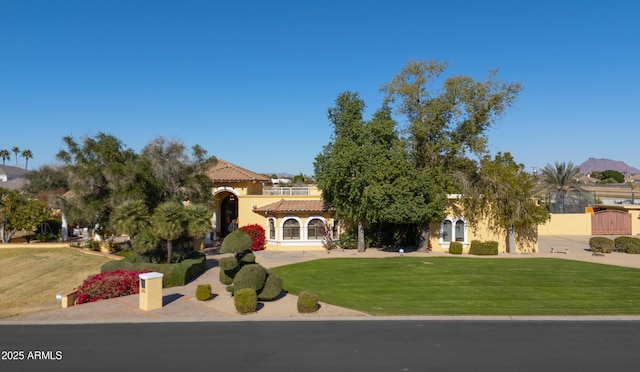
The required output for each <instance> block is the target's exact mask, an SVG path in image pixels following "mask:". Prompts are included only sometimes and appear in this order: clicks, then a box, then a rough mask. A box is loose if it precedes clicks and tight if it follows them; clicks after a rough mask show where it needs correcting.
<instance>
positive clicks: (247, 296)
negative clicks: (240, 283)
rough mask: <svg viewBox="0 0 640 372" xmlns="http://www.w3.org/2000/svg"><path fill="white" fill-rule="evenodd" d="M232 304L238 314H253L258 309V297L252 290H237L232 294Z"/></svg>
mask: <svg viewBox="0 0 640 372" xmlns="http://www.w3.org/2000/svg"><path fill="white" fill-rule="evenodd" d="M233 304H234V305H235V307H236V311H237V312H239V313H240V314H249V313H255V312H256V310H257V309H258V295H257V294H256V291H255V290H254V289H253V288H242V289H238V290H236V291H235V292H234V293H233Z"/></svg>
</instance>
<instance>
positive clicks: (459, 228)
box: [456, 220, 465, 242]
mask: <svg viewBox="0 0 640 372" xmlns="http://www.w3.org/2000/svg"><path fill="white" fill-rule="evenodd" d="M456 241H457V242H464V241H465V239H464V221H463V220H457V221H456Z"/></svg>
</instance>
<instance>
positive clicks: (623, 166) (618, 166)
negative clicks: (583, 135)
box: [578, 158, 640, 176]
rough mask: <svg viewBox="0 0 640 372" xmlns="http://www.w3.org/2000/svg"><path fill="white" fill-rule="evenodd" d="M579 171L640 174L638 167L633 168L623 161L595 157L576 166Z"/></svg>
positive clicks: (584, 172)
mask: <svg viewBox="0 0 640 372" xmlns="http://www.w3.org/2000/svg"><path fill="white" fill-rule="evenodd" d="M578 168H580V173H583V174H587V173H592V172H602V171H606V170H614V171H618V172H620V173H622V174H624V175H625V176H628V175H632V174H640V169H638V168H634V167H632V166H630V165H627V163H625V162H623V161H618V160H611V159H596V158H589V160H587V161H585V162H584V163H582V164H580V165H579V166H578Z"/></svg>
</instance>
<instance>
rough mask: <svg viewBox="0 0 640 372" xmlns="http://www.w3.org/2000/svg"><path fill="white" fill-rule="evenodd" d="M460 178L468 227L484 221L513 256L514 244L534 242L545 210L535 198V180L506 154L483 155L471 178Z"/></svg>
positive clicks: (546, 214) (462, 200)
mask: <svg viewBox="0 0 640 372" xmlns="http://www.w3.org/2000/svg"><path fill="white" fill-rule="evenodd" d="M460 176H461V177H460V180H461V181H462V185H463V186H462V190H463V193H462V198H461V202H462V208H463V211H462V212H463V213H464V216H465V218H466V220H467V222H468V223H469V225H470V226H471V227H472V228H477V227H478V225H479V223H480V222H483V221H486V222H487V223H488V228H489V229H490V230H492V231H493V232H495V233H497V234H500V235H504V236H506V237H507V242H506V243H507V249H508V250H509V252H510V253H516V251H517V249H516V244H517V243H521V244H525V245H526V244H528V243H532V242H534V241H535V240H536V239H537V236H538V234H537V227H538V225H540V224H542V223H544V222H545V221H547V220H548V219H549V217H550V215H549V211H548V209H547V208H546V207H545V206H542V205H539V203H538V201H537V200H536V199H535V193H536V192H535V188H536V180H535V178H534V177H533V176H531V175H530V174H528V173H527V172H526V171H525V170H524V165H522V164H518V163H516V162H515V161H514V159H513V157H512V156H511V154H510V153H508V152H507V153H504V154H502V153H500V152H499V153H498V154H496V156H495V158H493V159H492V158H491V156H489V155H487V156H485V157H483V158H482V159H481V160H480V169H479V172H478V173H477V174H476V175H475V176H474V177H473V178H470V177H469V175H465V174H462V175H460Z"/></svg>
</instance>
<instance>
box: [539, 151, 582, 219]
mask: <svg viewBox="0 0 640 372" xmlns="http://www.w3.org/2000/svg"><path fill="white" fill-rule="evenodd" d="M579 173H580V169H579V168H577V167H575V166H574V165H573V163H571V162H569V163H560V162H557V161H556V162H555V166H552V165H551V164H547V165H546V166H545V167H544V169H542V176H543V178H542V185H543V188H544V189H545V191H546V193H547V195H548V196H549V199H551V197H552V196H553V197H554V199H555V201H556V203H558V202H559V203H560V205H561V208H562V209H561V210H562V212H561V213H565V203H566V197H567V193H569V192H570V191H572V192H575V193H577V194H578V195H580V194H581V193H583V192H584V190H583V189H582V188H581V187H580V185H579V184H578V183H577V178H578V174H579Z"/></svg>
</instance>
